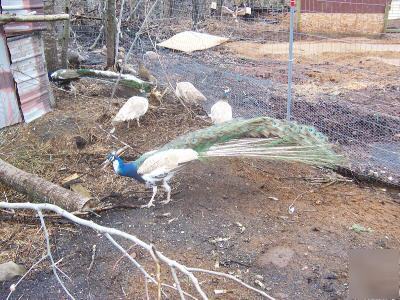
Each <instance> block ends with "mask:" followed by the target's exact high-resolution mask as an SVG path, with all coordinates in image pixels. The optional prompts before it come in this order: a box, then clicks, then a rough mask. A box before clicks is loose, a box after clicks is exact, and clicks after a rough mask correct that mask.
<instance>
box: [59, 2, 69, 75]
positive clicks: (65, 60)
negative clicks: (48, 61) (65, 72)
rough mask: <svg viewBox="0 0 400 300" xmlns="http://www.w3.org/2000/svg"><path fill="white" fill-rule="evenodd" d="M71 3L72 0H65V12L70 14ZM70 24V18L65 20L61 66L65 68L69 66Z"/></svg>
mask: <svg viewBox="0 0 400 300" xmlns="http://www.w3.org/2000/svg"><path fill="white" fill-rule="evenodd" d="M70 5H71V2H70V0H65V1H64V12H65V13H66V14H70ZM69 26H70V21H69V19H68V20H65V21H64V30H63V35H62V41H61V67H63V68H64V69H66V68H67V67H68V45H69V36H70V28H69Z"/></svg>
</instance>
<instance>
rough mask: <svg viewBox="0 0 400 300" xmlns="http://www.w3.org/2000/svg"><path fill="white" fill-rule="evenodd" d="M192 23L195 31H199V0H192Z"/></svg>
mask: <svg viewBox="0 0 400 300" xmlns="http://www.w3.org/2000/svg"><path fill="white" fill-rule="evenodd" d="M192 21H193V30H196V31H197V24H198V23H199V0H192Z"/></svg>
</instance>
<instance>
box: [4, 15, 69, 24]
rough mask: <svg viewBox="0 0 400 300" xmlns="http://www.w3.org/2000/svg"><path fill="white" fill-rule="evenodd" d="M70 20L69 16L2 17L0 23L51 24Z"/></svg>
mask: <svg viewBox="0 0 400 300" xmlns="http://www.w3.org/2000/svg"><path fill="white" fill-rule="evenodd" d="M61 20H69V14H58V15H0V23H10V22H51V21H61Z"/></svg>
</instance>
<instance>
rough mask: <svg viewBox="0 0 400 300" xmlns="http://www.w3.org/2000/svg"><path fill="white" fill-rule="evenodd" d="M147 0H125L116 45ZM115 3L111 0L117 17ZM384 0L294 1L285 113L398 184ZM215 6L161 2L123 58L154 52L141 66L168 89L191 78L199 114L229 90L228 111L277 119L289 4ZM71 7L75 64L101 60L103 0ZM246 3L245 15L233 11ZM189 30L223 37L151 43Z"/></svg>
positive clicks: (394, 46)
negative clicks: (209, 43)
mask: <svg viewBox="0 0 400 300" xmlns="http://www.w3.org/2000/svg"><path fill="white" fill-rule="evenodd" d="M392 1H393V2H392V3H394V2H395V1H396V0H392ZM77 2H79V3H80V4H82V2H81V1H77ZM89 2H90V1H87V4H88V3H89ZM92 2H93V1H92ZM153 3H154V1H140V0H137V1H124V5H125V6H124V11H123V13H122V14H121V15H122V22H121V32H122V34H121V38H120V45H121V47H123V48H125V49H126V50H127V49H128V48H129V47H130V45H131V43H132V41H133V39H134V36H135V34H136V33H137V30H138V28H139V27H140V25H141V24H142V22H143V20H144V18H145V16H146V13H147V12H148V11H149V7H150V6H151V5H152V4H153ZM121 4H122V1H117V8H118V11H117V16H119V15H120V11H119V10H120V8H121ZM389 4H390V3H388V2H386V0H369V1H363V2H362V3H360V2H358V1H357V0H352V1H350V2H349V1H346V2H344V1H340V0H338V1H330V0H323V1H317V0H299V2H298V3H297V4H296V12H295V22H294V28H293V29H294V47H293V51H294V68H293V74H292V75H293V77H292V84H293V88H292V96H293V104H292V110H291V114H292V115H291V118H292V120H295V121H297V122H300V123H304V124H308V125H313V126H315V127H316V128H317V129H318V130H320V131H322V132H323V133H325V134H326V135H328V136H329V138H330V140H331V141H332V142H333V143H336V144H337V145H338V148H339V149H340V151H341V152H342V153H343V154H344V156H345V157H346V158H347V161H348V166H349V167H350V169H351V170H353V171H355V172H357V173H360V174H363V175H366V176H371V177H376V178H378V179H380V180H383V181H386V182H388V183H393V184H396V185H399V184H400V172H399V170H400V83H399V75H398V74H399V67H400V35H399V34H398V33H386V34H383V33H384V31H385V30H386V28H387V27H388V24H389V19H388V16H389V13H390V15H391V16H393V15H394V16H396V15H397V11H393V9H395V10H396V7H397V6H396V5H392V6H390V5H389ZM220 6H221V1H219V2H215V3H213V2H212V1H200V0H193V1H173V0H170V1H160V2H159V3H158V5H157V7H156V9H155V10H154V11H153V13H152V15H151V16H150V18H149V20H148V23H147V25H146V26H145V30H143V32H142V33H141V34H140V36H139V39H138V41H137V43H136V45H135V47H134V50H133V53H132V54H131V55H130V58H129V60H128V62H129V63H130V64H132V65H134V66H137V64H138V62H139V61H141V60H143V54H144V53H145V52H146V51H155V52H157V53H158V57H159V60H158V61H157V62H154V61H153V62H151V63H150V62H147V64H146V66H147V67H148V69H149V70H150V71H151V72H152V73H153V74H154V76H156V78H157V79H158V81H159V82H160V83H162V84H168V85H170V86H171V88H173V89H174V88H175V84H176V83H177V82H180V81H189V82H191V83H193V84H194V86H196V87H197V88H198V89H199V90H200V91H201V92H202V93H203V94H204V95H205V96H206V97H207V101H206V103H205V105H204V108H205V110H206V111H207V112H209V111H210V107H211V106H212V105H213V104H214V103H215V102H216V101H217V100H219V99H220V98H221V97H222V95H223V91H224V89H226V88H229V89H230V93H229V103H230V104H231V105H232V107H233V112H234V116H235V117H254V116H259V115H266V116H272V117H276V118H286V117H287V115H286V113H287V100H288V99H287V98H288V92H287V90H288V51H289V43H288V42H289V31H290V26H289V15H290V14H289V3H288V2H286V1H275V0H274V1H267V0H265V1H261V0H260V1H248V2H237V1H224V2H223V6H224V7H223V8H222V9H220V10H219V7H220ZM71 7H72V18H73V21H72V23H71V24H72V34H71V48H73V49H76V50H78V51H79V52H80V54H81V55H82V56H83V57H84V58H85V62H84V64H86V65H90V66H92V67H93V66H94V67H96V65H97V66H103V65H104V63H105V55H104V44H105V40H104V33H102V27H103V20H102V11H103V10H104V5H103V4H102V3H99V2H94V4H93V3H92V6H91V7H86V8H85V7H84V6H82V5H75V6H74V5H72V6H71ZM215 7H216V8H217V9H213V8H215ZM246 7H247V8H250V9H251V10H250V11H251V13H250V14H242V15H240V13H238V12H239V11H240V10H243V9H245V8H246ZM393 7H394V8H393ZM90 10H92V11H90ZM232 12H233V13H232ZM247 12H249V10H248V9H247ZM194 28H195V29H196V30H198V31H200V32H205V33H209V34H215V35H219V36H223V37H228V38H229V39H230V41H229V42H228V43H225V44H223V45H221V46H218V47H216V48H212V49H209V50H204V51H197V52H193V53H190V54H184V53H180V52H174V51H170V50H167V49H163V48H161V47H158V46H157V44H158V43H160V42H162V41H164V40H166V39H168V38H170V37H171V36H173V35H174V34H177V33H179V32H182V31H187V30H193V29H194ZM95 41H96V43H94V42H95Z"/></svg>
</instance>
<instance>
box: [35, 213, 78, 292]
mask: <svg viewBox="0 0 400 300" xmlns="http://www.w3.org/2000/svg"><path fill="white" fill-rule="evenodd" d="M37 212H38V215H39V218H40V223H41V224H42V229H43V233H44V237H45V239H46V249H47V256H48V257H49V259H50V261H51V269H52V270H53V273H54V276H56V278H57V281H58V282H59V283H60V285H61V287H62V288H63V290H64V291H65V293H66V294H67V295H68V296H69V297H70V298H71V299H73V300H74V299H75V298H74V296H72V294H71V293H70V292H69V291H68V289H67V288H66V286H65V285H64V283H63V282H62V280H61V278H60V277H59V276H58V273H57V269H56V268H57V267H56V263H55V262H54V259H53V255H52V254H51V247H50V238H49V232H48V231H47V227H46V223H45V222H44V218H43V214H42V211H41V210H38V211H37Z"/></svg>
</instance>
